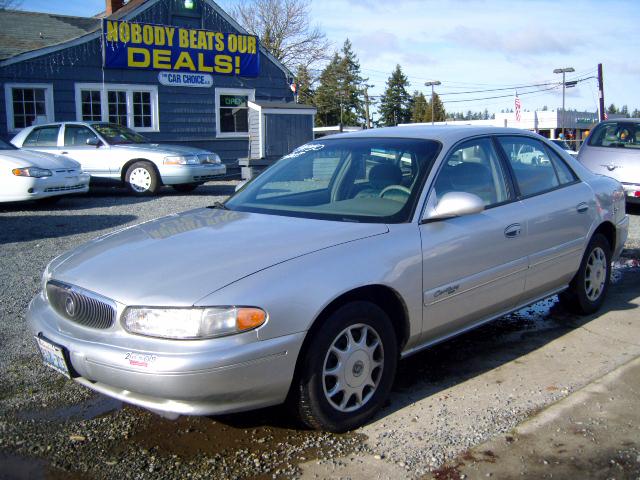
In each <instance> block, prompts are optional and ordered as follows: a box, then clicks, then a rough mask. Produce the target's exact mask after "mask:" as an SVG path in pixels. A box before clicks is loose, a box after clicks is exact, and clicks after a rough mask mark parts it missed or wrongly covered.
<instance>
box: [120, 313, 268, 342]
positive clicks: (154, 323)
mask: <svg viewBox="0 0 640 480" xmlns="http://www.w3.org/2000/svg"><path fill="white" fill-rule="evenodd" d="M266 320H267V314H266V312H265V311H264V310H261V309H260V308H255V307H210V308H156V307H128V308H127V309H126V310H125V311H124V313H123V315H122V324H123V326H124V328H125V329H126V330H127V331H129V332H131V333H137V334H140V335H147V336H150V337H161V338H172V339H182V340H194V339H203V338H214V337H223V336H226V335H233V334H235V333H241V332H246V331H248V330H253V329H254V328H258V327H259V326H260V325H263V324H264V322H265V321H266Z"/></svg>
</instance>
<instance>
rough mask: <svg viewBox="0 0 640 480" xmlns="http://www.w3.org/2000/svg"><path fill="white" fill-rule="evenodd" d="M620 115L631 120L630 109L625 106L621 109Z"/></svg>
mask: <svg viewBox="0 0 640 480" xmlns="http://www.w3.org/2000/svg"><path fill="white" fill-rule="evenodd" d="M620 113H621V114H622V115H624V116H625V118H629V107H627V106H626V105H623V106H622V108H621V109H620Z"/></svg>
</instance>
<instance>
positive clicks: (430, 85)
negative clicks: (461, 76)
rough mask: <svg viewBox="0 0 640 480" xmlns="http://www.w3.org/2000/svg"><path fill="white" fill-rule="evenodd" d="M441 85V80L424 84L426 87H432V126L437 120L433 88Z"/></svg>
mask: <svg viewBox="0 0 640 480" xmlns="http://www.w3.org/2000/svg"><path fill="white" fill-rule="evenodd" d="M440 84H441V82H440V80H433V81H431V82H425V84H424V85H425V86H426V87H431V125H433V121H434V120H435V115H434V103H435V102H434V101H433V99H434V97H435V94H434V92H433V87H434V86H436V85H440Z"/></svg>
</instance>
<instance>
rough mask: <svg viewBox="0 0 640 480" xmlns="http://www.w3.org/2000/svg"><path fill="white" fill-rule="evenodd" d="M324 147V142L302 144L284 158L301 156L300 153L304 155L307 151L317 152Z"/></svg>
mask: <svg viewBox="0 0 640 480" xmlns="http://www.w3.org/2000/svg"><path fill="white" fill-rule="evenodd" d="M323 148H324V144H322V143H308V144H306V145H302V146H300V147H298V148H296V149H295V150H294V151H293V152H291V153H290V154H289V155H285V156H284V157H282V158H296V157H299V156H300V155H304V154H305V153H308V152H317V151H319V150H322V149H323Z"/></svg>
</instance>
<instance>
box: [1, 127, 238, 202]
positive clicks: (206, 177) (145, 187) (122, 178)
mask: <svg viewBox="0 0 640 480" xmlns="http://www.w3.org/2000/svg"><path fill="white" fill-rule="evenodd" d="M11 143H12V144H14V145H15V146H16V147H20V148H27V149H29V150H36V151H38V152H45V153H54V154H60V155H65V156H68V157H70V158H72V159H74V160H77V161H78V162H80V164H81V165H82V169H83V170H84V171H85V172H87V173H89V174H90V175H91V183H92V184H94V183H103V184H116V185H122V184H124V185H126V186H127V187H129V189H130V190H131V191H132V192H133V193H134V194H135V195H149V194H153V193H155V192H156V191H157V190H158V188H160V187H161V186H162V185H170V186H172V187H173V188H174V189H175V190H177V191H179V192H190V191H192V190H194V189H195V188H197V187H198V185H202V184H203V183H205V182H208V181H210V180H215V179H218V178H220V176H221V175H224V174H225V173H226V167H225V165H224V164H223V163H222V162H221V160H220V157H219V156H218V155H217V154H215V153H213V152H209V151H207V150H202V149H200V148H194V147H188V146H184V145H168V144H162V145H160V144H157V143H153V142H151V141H150V140H148V139H147V138H145V137H143V136H142V135H140V134H139V133H136V132H134V131H133V130H130V129H128V128H126V127H123V126H121V125H117V124H114V123H104V122H57V123H51V124H44V125H34V126H31V127H27V128H25V129H24V130H22V131H21V132H19V133H18V134H17V135H16V136H15V137H13V139H12V140H11Z"/></svg>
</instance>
